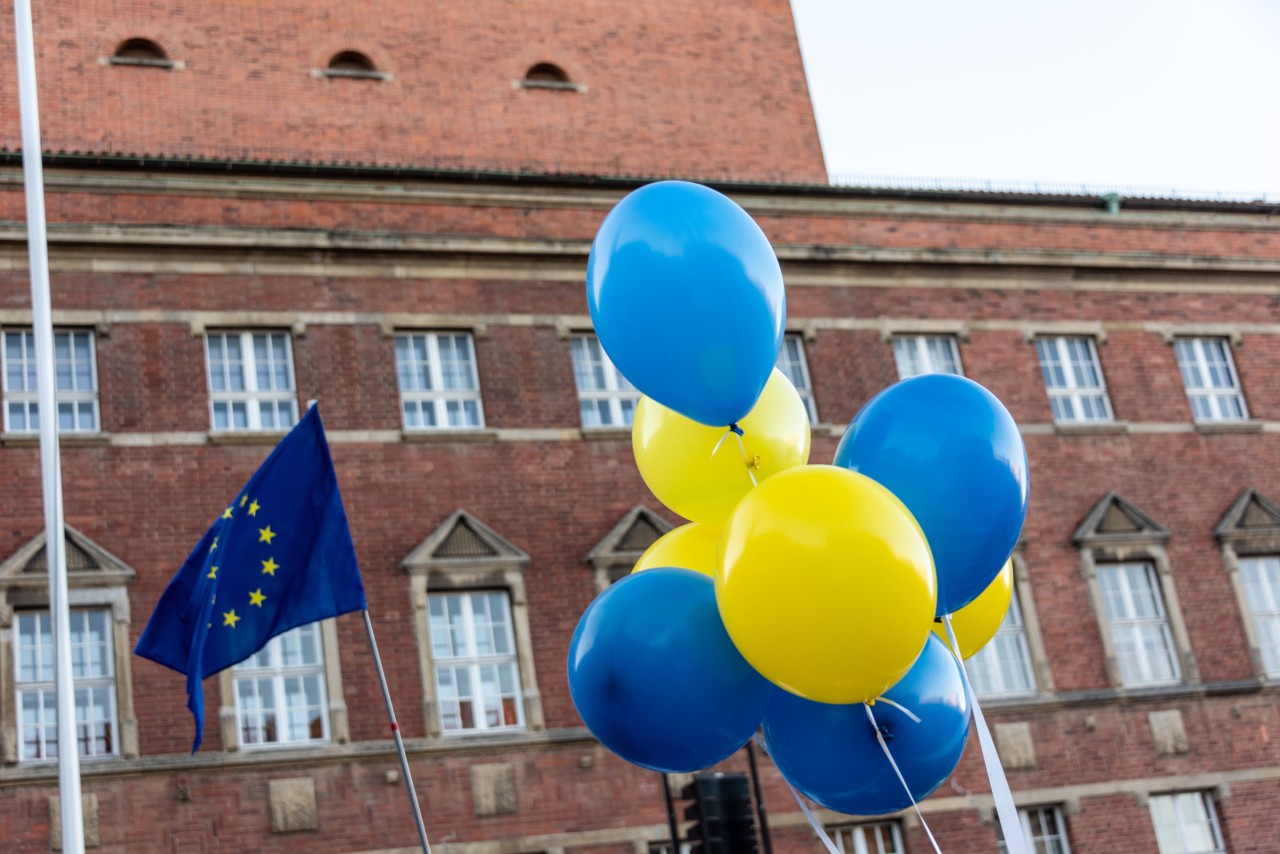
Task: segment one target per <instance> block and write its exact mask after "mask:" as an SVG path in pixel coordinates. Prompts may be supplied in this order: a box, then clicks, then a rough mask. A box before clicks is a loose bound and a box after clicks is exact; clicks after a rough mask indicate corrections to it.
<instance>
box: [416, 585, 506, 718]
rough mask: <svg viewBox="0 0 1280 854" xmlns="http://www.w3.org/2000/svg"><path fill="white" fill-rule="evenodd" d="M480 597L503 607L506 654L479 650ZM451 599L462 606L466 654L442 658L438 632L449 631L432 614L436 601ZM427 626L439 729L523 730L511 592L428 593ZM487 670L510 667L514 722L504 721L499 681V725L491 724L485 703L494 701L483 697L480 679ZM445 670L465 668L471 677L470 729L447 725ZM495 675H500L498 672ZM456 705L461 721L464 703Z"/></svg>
mask: <svg viewBox="0 0 1280 854" xmlns="http://www.w3.org/2000/svg"><path fill="white" fill-rule="evenodd" d="M477 596H482V597H485V598H486V600H487V601H488V602H489V603H493V602H498V603H500V604H501V606H502V615H501V616H502V617H503V623H502V625H503V626H504V628H505V631H506V635H507V645H508V651H507V652H503V653H498V652H491V653H487V654H481V653H480V652H478V651H477V643H476V639H477V633H476V626H477V622H478V621H477V619H476V616H477V615H476V613H475V608H474V601H473V597H477ZM449 600H456V601H458V602H459V603H460V604H461V616H462V634H463V642H464V646H465V651H464V652H463V653H462V654H459V655H441V654H440V652H439V651H438V649H437V648H436V647H437V645H436V637H437V632H444V633H446V634H447V633H448V631H449V629H448V626H447V625H446V626H440V625H438V624H437V623H436V622H435V620H436V617H435V615H433V614H432V610H433V608H432V606H433V605H434V604H435V603H437V602H441V603H443V602H447V601H449ZM427 625H428V642H429V643H430V644H431V658H432V669H433V671H434V672H433V677H434V679H435V686H436V698H437V702H438V709H439V721H438V724H439V726H440V731H441V733H442V734H444V735H448V736H453V735H470V734H477V733H492V732H516V731H520V730H524V729H525V728H526V725H525V715H524V694H523V692H522V690H521V679H520V651H519V646H518V641H517V637H516V625H515V619H514V616H513V614H512V606H511V594H510V592H509V591H507V590H503V589H494V590H448V591H439V592H434V593H430V594H428V599H427ZM490 625H492V626H495V627H496V626H497V625H498V623H496V622H492V621H491V622H490ZM484 667H507V668H509V670H508V672H509V673H510V674H511V676H512V679H513V682H514V686H515V690H514V696H513V699H512V703H511V707H512V709H513V710H514V711H515V715H516V720H515V723H505V722H504V721H505V715H504V714H503V713H504V711H505V708H506V706H505V703H504V702H503V700H504V698H505V696H506V695H505V694H503V693H501V687H500V686H501V682H500V681H499V682H497V684H498V686H499V692H500V693H498V694H497V700H498V715H499V722H498V723H497V724H490V723H489V722H488V720H487V709H486V703H487V701H488V700H490V699H492V698H491V697H490V696H489V695H486V694H484V693H483V692H482V690H481V686H482V685H483V684H484V683H483V681H482V679H481V676H480V673H481V669H482V668H484ZM446 668H448V669H450V670H454V671H455V672H456V671H457V670H461V669H465V672H466V673H467V674H468V681H469V683H470V686H471V691H470V701H471V704H472V710H471V722H472V725H471V726H469V727H468V726H463V725H459V726H452V727H451V726H448V725H447V723H446V722H447V720H448V718H449V717H450V715H449V714H448V711H447V709H446V707H447V706H449V705H450V703H451V701H450V700H449V699H446V697H445V691H444V689H443V687H442V684H441V681H440V677H441V671H442V670H444V669H446ZM495 676H497V674H496V673H495ZM497 678H498V679H500V678H501V677H500V676H499V677H497ZM458 693H459V692H457V690H456V687H455V695H457V694H458ZM457 705H458V709H457V711H456V712H455V714H456V715H457V717H458V718H459V720H461V719H462V717H463V715H462V709H461V702H458V703H457Z"/></svg>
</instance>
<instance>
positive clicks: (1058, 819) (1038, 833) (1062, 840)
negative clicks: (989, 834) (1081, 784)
mask: <svg viewBox="0 0 1280 854" xmlns="http://www.w3.org/2000/svg"><path fill="white" fill-rule="evenodd" d="M1018 818H1019V819H1020V820H1021V821H1022V832H1023V833H1024V834H1026V837H1027V839H1028V840H1029V841H1030V842H1031V850H1032V851H1033V852H1035V854H1071V845H1070V844H1068V842H1067V825H1066V823H1065V822H1064V821H1063V820H1062V810H1060V809H1059V808H1058V807H1054V806H1049V807H1031V808H1028V809H1021V810H1018ZM996 838H997V840H998V842H997V849H998V850H999V851H1000V854H1005V852H1007V851H1008V850H1009V849H1008V846H1006V845H1005V842H1004V832H1003V831H1002V830H1001V828H1000V825H998V824H997V825H996Z"/></svg>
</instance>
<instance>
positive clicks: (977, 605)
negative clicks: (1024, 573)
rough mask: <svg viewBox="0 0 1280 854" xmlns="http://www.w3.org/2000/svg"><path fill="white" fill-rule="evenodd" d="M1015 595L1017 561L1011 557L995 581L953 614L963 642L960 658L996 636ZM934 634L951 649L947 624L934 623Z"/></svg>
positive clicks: (958, 638) (954, 627)
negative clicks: (1014, 575)
mask: <svg viewBox="0 0 1280 854" xmlns="http://www.w3.org/2000/svg"><path fill="white" fill-rule="evenodd" d="M1012 598H1013V561H1012V560H1007V561H1005V563H1004V568H1003V569H1001V570H1000V574H999V575H997V576H996V577H995V580H994V581H992V582H991V584H989V585H988V586H987V589H986V590H983V591H982V593H981V594H979V596H978V598H977V599H974V600H973V601H972V602H970V603H969V604H968V605H965V606H964V607H963V608H961V609H960V610H959V611H955V612H953V613H952V614H951V628H952V630H953V631H954V632H955V633H956V642H957V643H958V644H960V657H961V658H969V657H970V656H972V655H973V654H974V653H975V652H977V651H978V650H980V649H982V648H983V647H984V646H986V645H987V643H988V642H989V641H990V640H991V639H992V638H993V637H995V636H996V632H997V631H999V630H1000V624H1001V623H1003V622H1004V616H1005V614H1007V613H1009V601H1010V600H1011V599H1012ZM933 633H934V634H936V635H937V636H938V637H940V638H942V642H943V643H945V644H946V645H947V649H951V644H950V642H949V641H948V640H947V627H946V626H944V625H942V623H934V624H933Z"/></svg>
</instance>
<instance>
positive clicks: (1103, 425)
mask: <svg viewBox="0 0 1280 854" xmlns="http://www.w3.org/2000/svg"><path fill="white" fill-rule="evenodd" d="M1053 432H1054V433H1057V434H1058V435H1059V436H1105V435H1114V434H1117V433H1128V432H1129V422H1128V421H1055V422H1054V423H1053Z"/></svg>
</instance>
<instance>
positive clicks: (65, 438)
mask: <svg viewBox="0 0 1280 854" xmlns="http://www.w3.org/2000/svg"><path fill="white" fill-rule="evenodd" d="M109 444H111V434H110V433H59V434H58V445H59V446H61V447H65V448H89V447H98V446H102V445H109ZM0 445H4V446H6V447H15V448H24V447H31V448H35V447H38V446H39V445H40V434H39V433H0Z"/></svg>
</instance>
